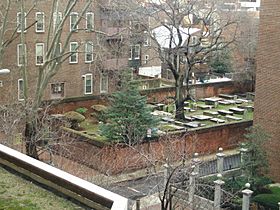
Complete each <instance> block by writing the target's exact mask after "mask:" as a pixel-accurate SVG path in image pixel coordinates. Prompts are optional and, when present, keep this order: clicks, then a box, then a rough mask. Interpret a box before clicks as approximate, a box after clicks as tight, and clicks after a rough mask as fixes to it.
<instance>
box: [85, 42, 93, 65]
mask: <svg viewBox="0 0 280 210" xmlns="http://www.w3.org/2000/svg"><path fill="white" fill-rule="evenodd" d="M92 61H93V42H86V44H85V62H86V63H91V62H92Z"/></svg>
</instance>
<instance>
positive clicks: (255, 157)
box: [241, 125, 269, 182]
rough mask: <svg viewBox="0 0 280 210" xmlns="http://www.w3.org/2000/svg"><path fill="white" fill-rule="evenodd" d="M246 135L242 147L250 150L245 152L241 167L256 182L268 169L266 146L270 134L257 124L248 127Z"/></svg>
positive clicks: (250, 179)
mask: <svg viewBox="0 0 280 210" xmlns="http://www.w3.org/2000/svg"><path fill="white" fill-rule="evenodd" d="M245 137H246V139H247V141H246V142H245V143H243V144H242V147H243V148H245V149H247V150H248V151H247V152H246V153H245V154H244V157H243V161H242V165H241V168H242V170H243V171H244V175H245V176H246V177H248V180H249V181H251V182H252V181H253V182H254V181H255V179H256V178H257V177H259V176H261V175H263V174H265V173H266V172H267V170H268V160H267V154H266V150H265V149H264V148H265V144H266V142H267V140H268V139H269V135H268V134H267V133H266V132H265V131H264V130H263V129H262V128H261V127H260V126H257V125H256V126H252V127H250V128H249V129H248V133H247V134H246V135H245Z"/></svg>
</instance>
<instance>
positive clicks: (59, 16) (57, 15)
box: [53, 12, 62, 31]
mask: <svg viewBox="0 0 280 210" xmlns="http://www.w3.org/2000/svg"><path fill="white" fill-rule="evenodd" d="M61 21H62V13H61V12H54V13H53V28H54V30H55V31H56V30H57V28H58V26H59V24H60V23H61Z"/></svg>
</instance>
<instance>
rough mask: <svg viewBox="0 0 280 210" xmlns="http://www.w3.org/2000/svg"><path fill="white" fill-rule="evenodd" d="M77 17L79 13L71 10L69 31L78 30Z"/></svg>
mask: <svg viewBox="0 0 280 210" xmlns="http://www.w3.org/2000/svg"><path fill="white" fill-rule="evenodd" d="M78 19H79V15H78V13H77V12H71V14H70V31H78V24H77V22H78Z"/></svg>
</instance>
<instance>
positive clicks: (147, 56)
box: [144, 55, 149, 64]
mask: <svg viewBox="0 0 280 210" xmlns="http://www.w3.org/2000/svg"><path fill="white" fill-rule="evenodd" d="M148 61H149V55H145V57H144V64H147V63H148Z"/></svg>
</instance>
